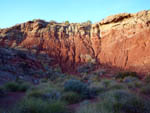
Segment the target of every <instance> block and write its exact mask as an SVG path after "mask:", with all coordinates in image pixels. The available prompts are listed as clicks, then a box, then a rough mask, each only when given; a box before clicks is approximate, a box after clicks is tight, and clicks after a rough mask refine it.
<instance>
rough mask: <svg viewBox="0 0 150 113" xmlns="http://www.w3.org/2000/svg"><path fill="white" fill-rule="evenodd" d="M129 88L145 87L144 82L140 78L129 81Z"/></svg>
mask: <svg viewBox="0 0 150 113" xmlns="http://www.w3.org/2000/svg"><path fill="white" fill-rule="evenodd" d="M127 86H128V88H131V89H135V88H141V87H143V83H142V82H141V81H139V80H137V81H133V82H129V83H127Z"/></svg>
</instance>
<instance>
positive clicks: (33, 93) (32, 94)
mask: <svg viewBox="0 0 150 113" xmlns="http://www.w3.org/2000/svg"><path fill="white" fill-rule="evenodd" d="M44 93H45V92H43V91H42V90H37V89H35V90H32V91H30V92H28V93H27V96H28V97H34V98H41V97H42V96H43V94H44Z"/></svg>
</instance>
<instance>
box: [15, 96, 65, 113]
mask: <svg viewBox="0 0 150 113" xmlns="http://www.w3.org/2000/svg"><path fill="white" fill-rule="evenodd" d="M66 112H67V108H66V105H65V103H63V102H60V101H52V102H48V101H43V100H42V99H34V98H30V99H24V100H23V101H22V102H21V103H19V105H18V106H17V107H16V109H15V110H14V111H13V112H12V113H66Z"/></svg>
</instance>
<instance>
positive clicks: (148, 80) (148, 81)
mask: <svg viewBox="0 0 150 113" xmlns="http://www.w3.org/2000/svg"><path fill="white" fill-rule="evenodd" d="M144 81H145V82H146V83H150V75H147V76H145V77H144Z"/></svg>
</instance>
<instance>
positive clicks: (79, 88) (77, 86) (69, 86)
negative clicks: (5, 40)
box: [64, 79, 96, 98]
mask: <svg viewBox="0 0 150 113" xmlns="http://www.w3.org/2000/svg"><path fill="white" fill-rule="evenodd" d="M64 90H65V91H73V92H76V93H78V94H80V95H81V96H82V97H83V98H92V97H94V96H95V95H96V92H95V90H94V89H91V88H89V87H88V85H87V84H86V83H84V82H81V81H80V80H75V79H70V80H68V81H66V82H65V83H64Z"/></svg>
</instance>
